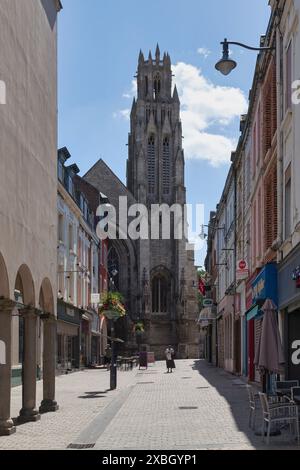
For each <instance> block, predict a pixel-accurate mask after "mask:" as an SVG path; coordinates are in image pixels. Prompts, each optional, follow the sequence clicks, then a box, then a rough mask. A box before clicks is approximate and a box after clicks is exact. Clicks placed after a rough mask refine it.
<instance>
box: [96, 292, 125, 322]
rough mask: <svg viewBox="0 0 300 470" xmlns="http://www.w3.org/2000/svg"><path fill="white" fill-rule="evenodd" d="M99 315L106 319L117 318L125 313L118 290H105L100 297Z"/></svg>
mask: <svg viewBox="0 0 300 470" xmlns="http://www.w3.org/2000/svg"><path fill="white" fill-rule="evenodd" d="M99 313H100V315H104V316H105V317H106V318H107V319H108V320H118V319H119V318H121V317H124V316H125V315H126V310H125V307H124V305H123V298H122V295H121V294H120V293H119V292H107V293H105V294H104V295H103V297H102V299H101V305H100V308H99Z"/></svg>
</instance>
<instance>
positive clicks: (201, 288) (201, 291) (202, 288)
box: [199, 277, 206, 295]
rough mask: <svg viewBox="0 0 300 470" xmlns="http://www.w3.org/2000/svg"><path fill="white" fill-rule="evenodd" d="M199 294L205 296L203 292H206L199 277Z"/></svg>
mask: <svg viewBox="0 0 300 470" xmlns="http://www.w3.org/2000/svg"><path fill="white" fill-rule="evenodd" d="M199 292H200V293H201V294H202V295H205V292H206V287H205V284H204V282H203V279H202V278H201V277H200V278H199Z"/></svg>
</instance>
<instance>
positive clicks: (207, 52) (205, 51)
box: [197, 47, 211, 59]
mask: <svg viewBox="0 0 300 470" xmlns="http://www.w3.org/2000/svg"><path fill="white" fill-rule="evenodd" d="M197 52H198V54H200V55H203V56H204V58H205V59H207V57H208V56H209V55H210V54H211V51H210V50H209V49H207V48H206V47H199V49H197Z"/></svg>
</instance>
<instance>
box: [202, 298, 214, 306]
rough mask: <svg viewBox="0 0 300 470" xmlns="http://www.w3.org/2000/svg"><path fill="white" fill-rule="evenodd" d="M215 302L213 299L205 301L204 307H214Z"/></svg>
mask: <svg viewBox="0 0 300 470" xmlns="http://www.w3.org/2000/svg"><path fill="white" fill-rule="evenodd" d="M212 306H213V300H212V299H203V307H212Z"/></svg>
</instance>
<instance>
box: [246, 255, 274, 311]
mask: <svg viewBox="0 0 300 470" xmlns="http://www.w3.org/2000/svg"><path fill="white" fill-rule="evenodd" d="M267 298H269V299H272V300H273V302H274V303H275V304H276V305H277V304H278V292H277V265H276V263H269V264H266V265H265V267H264V268H263V269H262V270H261V272H260V273H259V274H258V276H257V277H256V278H255V280H254V281H253V282H252V300H253V302H254V303H255V302H257V301H258V300H264V299H267Z"/></svg>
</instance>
